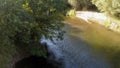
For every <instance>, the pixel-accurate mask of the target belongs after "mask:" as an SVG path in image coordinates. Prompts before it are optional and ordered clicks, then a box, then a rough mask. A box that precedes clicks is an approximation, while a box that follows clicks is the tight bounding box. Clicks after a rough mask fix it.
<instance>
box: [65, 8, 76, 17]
mask: <svg viewBox="0 0 120 68" xmlns="http://www.w3.org/2000/svg"><path fill="white" fill-rule="evenodd" d="M67 16H70V17H75V10H74V9H71V10H69V11H68V12H67Z"/></svg>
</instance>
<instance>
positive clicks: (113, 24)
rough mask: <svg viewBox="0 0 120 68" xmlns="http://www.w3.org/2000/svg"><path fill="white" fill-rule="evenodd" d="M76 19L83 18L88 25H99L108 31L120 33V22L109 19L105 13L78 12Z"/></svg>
mask: <svg viewBox="0 0 120 68" xmlns="http://www.w3.org/2000/svg"><path fill="white" fill-rule="evenodd" d="M76 17H78V18H82V19H84V20H85V21H87V22H88V23H90V22H92V23H98V24H100V25H103V26H104V27H106V28H108V29H111V30H113V31H116V32H119V33H120V21H119V20H116V19H113V18H110V17H107V16H106V15H105V14H104V13H100V12H93V11H76Z"/></svg>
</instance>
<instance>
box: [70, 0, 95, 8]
mask: <svg viewBox="0 0 120 68" xmlns="http://www.w3.org/2000/svg"><path fill="white" fill-rule="evenodd" d="M68 2H69V3H70V4H71V5H72V6H73V8H75V9H76V10H90V9H96V7H95V6H94V5H93V4H92V2H91V0H68Z"/></svg>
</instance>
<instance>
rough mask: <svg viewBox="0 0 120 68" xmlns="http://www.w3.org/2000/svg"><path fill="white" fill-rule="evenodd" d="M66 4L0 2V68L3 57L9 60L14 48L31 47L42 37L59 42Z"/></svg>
mask: <svg viewBox="0 0 120 68" xmlns="http://www.w3.org/2000/svg"><path fill="white" fill-rule="evenodd" d="M66 4H67V2H65V1H64V0H0V33H1V35H0V66H2V65H1V63H3V62H1V60H3V59H2V57H5V58H7V57H8V58H9V55H10V56H12V55H13V54H14V52H15V51H16V50H15V49H16V46H23V45H24V46H25V47H26V46H33V45H35V43H39V41H40V40H41V39H42V37H43V36H44V37H45V38H46V39H50V40H53V38H56V39H62V35H63V31H62V30H61V28H62V27H63V23H62V22H61V21H62V20H63V16H64V15H65V12H66V9H67V6H66ZM20 49H21V48H20ZM4 61H6V62H8V60H4ZM3 64H4V65H5V64H6V63H3ZM0 68H4V67H0Z"/></svg>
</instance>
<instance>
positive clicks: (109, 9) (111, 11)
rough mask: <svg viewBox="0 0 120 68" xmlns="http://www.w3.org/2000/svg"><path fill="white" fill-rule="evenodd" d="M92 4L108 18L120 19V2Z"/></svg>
mask: <svg viewBox="0 0 120 68" xmlns="http://www.w3.org/2000/svg"><path fill="white" fill-rule="evenodd" d="M92 3H93V4H95V5H96V6H97V8H98V9H99V10H100V11H101V12H104V13H105V14H107V15H108V16H110V17H113V18H116V19H119V18H120V0H92Z"/></svg>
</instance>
